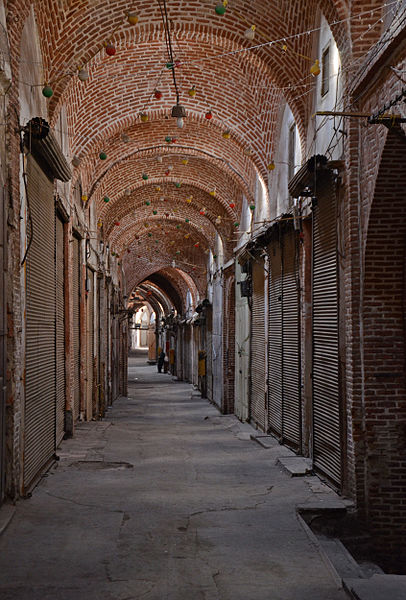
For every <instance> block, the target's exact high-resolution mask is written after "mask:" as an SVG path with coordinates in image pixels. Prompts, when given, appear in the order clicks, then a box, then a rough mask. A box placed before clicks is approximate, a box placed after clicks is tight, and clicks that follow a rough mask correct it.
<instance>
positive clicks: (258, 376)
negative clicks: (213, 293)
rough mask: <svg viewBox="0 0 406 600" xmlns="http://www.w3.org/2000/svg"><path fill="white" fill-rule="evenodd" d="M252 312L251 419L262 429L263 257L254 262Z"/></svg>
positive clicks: (264, 424) (264, 422)
mask: <svg viewBox="0 0 406 600" xmlns="http://www.w3.org/2000/svg"><path fill="white" fill-rule="evenodd" d="M252 284H253V288H252V289H253V292H252V313H251V387H250V419H251V422H253V423H255V425H257V426H258V427H259V428H260V429H262V430H263V431H266V429H267V402H266V378H265V375H264V374H265V360H266V358H265V357H266V354H267V348H266V340H265V319H266V316H265V293H264V287H265V271H264V263H263V261H262V259H259V258H257V259H256V260H254V261H253V264H252Z"/></svg>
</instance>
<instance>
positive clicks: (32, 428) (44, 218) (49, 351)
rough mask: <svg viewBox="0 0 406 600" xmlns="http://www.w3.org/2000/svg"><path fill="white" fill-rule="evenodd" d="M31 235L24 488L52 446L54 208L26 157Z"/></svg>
mask: <svg viewBox="0 0 406 600" xmlns="http://www.w3.org/2000/svg"><path fill="white" fill-rule="evenodd" d="M27 171H28V172H27V176H28V195H29V201H30V211H31V217H32V221H33V237H32V243H31V247H30V249H29V252H28V255H27V263H26V264H27V271H26V277H27V280H26V281H27V295H26V389H25V411H24V467H23V486H24V489H27V488H28V487H29V486H30V484H31V482H32V481H33V480H34V478H35V477H36V475H37V474H38V472H39V471H40V469H41V468H42V467H43V466H44V465H45V464H46V463H47V462H48V461H49V460H50V458H51V457H52V454H53V452H54V449H55V264H54V244H55V209H54V197H53V184H52V182H51V181H49V179H48V178H47V177H46V176H45V174H44V173H43V172H42V171H41V169H40V168H39V166H38V165H37V164H36V162H35V161H34V159H33V158H32V157H29V158H28V166H27Z"/></svg>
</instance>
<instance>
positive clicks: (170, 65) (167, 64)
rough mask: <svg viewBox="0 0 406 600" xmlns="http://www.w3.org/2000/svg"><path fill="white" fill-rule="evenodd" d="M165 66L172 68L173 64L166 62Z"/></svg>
mask: <svg viewBox="0 0 406 600" xmlns="http://www.w3.org/2000/svg"><path fill="white" fill-rule="evenodd" d="M165 67H166V68H167V69H173V67H174V64H173V62H167V63H166V65H165Z"/></svg>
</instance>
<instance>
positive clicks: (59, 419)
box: [55, 216, 65, 446]
mask: <svg viewBox="0 0 406 600" xmlns="http://www.w3.org/2000/svg"><path fill="white" fill-rule="evenodd" d="M55 287H56V289H55V292H56V295H55V310H56V319H55V341H56V344H55V349H56V385H55V388H56V424H55V427H56V446H58V445H59V443H60V442H61V440H62V438H63V434H64V431H65V307H64V303H65V296H64V260H63V223H62V221H61V220H60V219H59V218H58V217H57V216H56V217H55Z"/></svg>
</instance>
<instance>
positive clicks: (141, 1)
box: [9, 0, 351, 297]
mask: <svg viewBox="0 0 406 600" xmlns="http://www.w3.org/2000/svg"><path fill="white" fill-rule="evenodd" d="M162 2H163V0H161V4H162ZM166 4H167V9H168V15H169V22H170V29H171V35H172V43H173V54H174V59H175V60H176V61H179V62H178V63H177V66H176V67H175V73H176V76H177V80H178V85H179V90H180V102H181V104H182V105H183V106H185V108H186V111H187V118H186V119H185V125H184V128H183V129H179V128H177V126H176V119H173V118H172V117H171V108H172V107H173V106H174V105H175V103H176V95H175V91H174V86H173V81H172V72H171V69H168V68H166V63H167V62H168V54H167V49H166V45H165V35H164V27H163V22H162V18H161V13H160V7H159V2H158V1H157V0H148V1H146V0H115V1H114V2H112V1H111V0H37V2H36V3H35V13H36V19H37V24H38V29H39V36H40V44H41V50H42V55H43V62H44V71H45V79H46V80H47V81H48V82H50V83H52V87H53V90H54V94H53V96H52V98H51V99H50V100H49V110H50V118H51V122H52V123H53V124H56V122H57V119H58V116H59V112H60V107H61V106H62V105H64V106H65V107H66V108H67V123H68V132H69V137H70V144H71V153H72V155H75V156H77V157H79V158H80V159H81V162H80V165H79V167H76V168H75V169H74V174H73V183H74V184H75V183H76V182H78V181H79V180H80V181H81V186H82V190H83V192H84V193H85V194H87V195H88V196H89V203H94V206H95V208H96V215H97V218H98V219H100V220H101V221H102V223H103V233H104V235H105V236H106V237H107V239H108V240H109V242H110V246H111V247H113V246H114V249H115V250H116V252H117V253H118V254H120V255H122V259H123V260H122V262H123V268H124V271H125V273H126V277H127V280H128V282H127V283H128V286H129V289H130V288H133V287H134V286H135V285H137V284H138V283H140V282H141V281H142V280H143V279H145V278H147V277H149V276H151V275H152V274H153V273H154V272H158V271H159V273H160V275H162V274H165V273H168V281H169V276H170V277H171V278H172V280H173V281H172V283H171V285H175V284H174V281H175V280H176V285H177V286H178V287H179V289H181V288H182V286H183V289H184V290H185V289H188V288H189V287H192V288H193V287H194V286H196V289H198V290H199V292H200V294H201V296H202V295H203V296H204V290H205V285H206V284H205V281H206V274H205V269H206V265H207V256H208V251H209V250H212V251H213V252H214V244H215V239H216V233H218V234H219V235H220V237H221V240H222V242H223V248H224V253H225V257H226V258H228V257H230V256H231V253H232V249H233V247H234V245H235V241H236V226H235V223H238V222H239V220H240V214H241V209H242V202H243V198H244V197H246V198H247V200H248V202H252V201H253V198H254V191H255V182H256V178H257V175H260V176H261V177H262V178H263V180H264V181H265V182H266V181H267V164H268V162H269V161H270V158H271V157H272V155H273V152H274V143H275V133H276V126H277V117H278V107H279V106H280V104H281V101H282V100H283V98H285V99H286V100H287V101H288V102H289V105H290V107H291V109H292V112H293V115H294V117H295V119H296V123H297V125H298V128H299V131H300V133H301V137H302V143H303V142H304V133H305V131H306V127H307V122H306V119H307V118H308V114H309V110H308V95H307V94H306V93H303V92H306V90H307V89H308V86H309V84H310V81H309V62H308V60H307V59H306V58H304V57H310V56H312V55H313V54H312V53H313V51H314V43H315V40H314V38H313V36H312V35H310V34H307V33H306V32H308V31H310V30H312V29H314V28H317V27H318V24H319V18H320V13H322V14H324V16H325V17H326V19H327V20H328V22H329V23H333V22H335V21H339V20H343V22H342V23H340V24H338V25H334V26H333V27H332V30H333V34H334V36H335V39H336V42H337V44H338V47H339V49H340V51H341V53H342V58H343V60H345V56H347V55H348V53H349V51H350V49H351V44H350V43H349V42H348V41H347V40H349V39H350V37H351V32H350V31H349V29H350V28H349V22H348V21H345V19H346V18H347V17H348V14H349V13H348V6H347V3H346V2H345V1H344V0H334V1H333V0H319V1H316V0H306V1H303V0H275V1H274V2H270V1H269V0H230V2H229V4H228V7H227V10H226V13H225V14H224V16H220V15H218V14H216V12H215V6H216V4H218V0H199V1H195V0H191V1H186V0H167V2H166ZM28 5H29V3H22V4H21V2H10V8H9V10H10V13H12V11H13V9H14V10H16V11H17V10H20V12H22V13H24V12H25V11H26V10H27V6H28ZM128 11H133V12H134V13H136V15H137V16H138V19H139V20H138V23H137V24H136V25H130V24H129V23H128V22H127V13H128ZM250 25H255V26H256V32H255V38H254V40H253V41H249V40H248V39H246V37H245V36H244V32H245V31H246V30H247V29H248V28H249V27H250ZM300 33H306V34H305V35H299V36H298V35H297V34H300ZM269 40H279V42H278V43H275V44H272V45H267V46H262V47H260V48H257V49H256V50H249V51H248V48H250V47H251V46H254V45H256V44H261V43H262V44H263V43H264V42H267V41H269ZM284 40H286V41H284ZM107 42H110V43H113V44H114V45H115V47H116V54H115V55H114V56H108V55H107V53H106V51H105V46H104V44H105V43H107ZM283 44H286V45H287V48H288V50H287V51H286V52H284V51H283V50H282V46H283ZM84 65H85V66H86V69H87V70H88V72H89V78H88V79H87V80H86V81H80V80H79V78H78V76H77V73H78V69H79V68H81V67H83V66H84ZM298 85H301V86H303V87H300V88H299V91H298V87H297V86H298ZM192 86H195V87H196V95H195V97H191V96H190V95H189V93H188V90H189V89H190V88H191V87H192ZM306 86H307V87H306ZM156 88H158V89H159V90H160V91H161V92H162V98H160V99H156V98H155V97H154V94H153V93H154V89H156ZM299 92H300V93H299ZM208 111H212V115H213V118H212V119H210V120H208V119H207V118H206V117H205V115H206V113H207V112H208ZM141 112H145V113H147V114H148V122H141V119H140V113H141ZM227 130H230V131H231V137H230V138H229V139H225V138H224V136H223V133H224V132H225V131H227ZM167 136H171V137H172V138H176V142H174V143H170V144H169V143H167V142H166V140H165V138H166V137H167ZM100 152H105V153H106V155H107V158H106V159H105V160H100V158H99V155H100ZM168 167H169V168H171V167H172V168H171V169H170V170H169V173H168ZM143 174H146V175H148V179H143ZM177 184H178V185H177ZM179 184H180V186H179ZM72 187H73V188H74V187H75V186H72ZM105 197H108V198H109V202H108V203H106V202H105V201H104V198H105ZM230 205H231V206H230ZM202 212H203V214H201V213H202ZM174 260H176V265H177V268H176V269H175V268H173V267H172V266H171V265H173V264H174V263H173V261H174ZM179 278H180V279H182V282H180V279H179ZM193 282H194V283H193ZM196 289H195V290H194V291H193V293H195V291H196ZM182 294H183V297H184V292H182Z"/></svg>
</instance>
